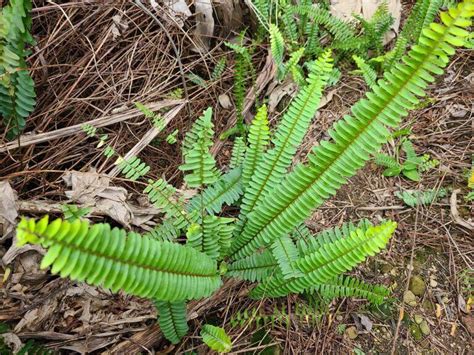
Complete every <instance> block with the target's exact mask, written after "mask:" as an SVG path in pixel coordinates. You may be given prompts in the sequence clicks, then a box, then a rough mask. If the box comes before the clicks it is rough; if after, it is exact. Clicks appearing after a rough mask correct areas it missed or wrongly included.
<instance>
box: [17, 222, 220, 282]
mask: <svg viewBox="0 0 474 355" xmlns="http://www.w3.org/2000/svg"><path fill="white" fill-rule="evenodd" d="M18 229H19V230H21V231H22V232H25V233H29V234H34V235H36V236H37V237H39V238H41V239H44V240H49V241H52V242H53V244H54V245H61V247H63V248H69V249H71V250H77V251H79V252H80V253H83V254H87V255H92V256H95V257H97V258H102V259H106V260H110V261H112V262H113V263H117V264H123V265H128V266H134V267H137V268H141V269H146V270H150V271H154V272H164V273H168V274H175V275H181V276H193V277H201V278H213V277H217V274H194V273H189V272H179V271H176V270H170V269H166V268H158V267H155V266H150V265H144V264H141V263H139V262H130V261H126V262H125V261H124V260H122V259H119V258H117V257H113V256H109V255H105V254H103V253H98V252H92V251H91V250H89V249H86V248H84V247H80V246H77V245H76V244H73V243H67V242H64V240H57V239H54V238H49V237H48V236H45V235H43V234H40V233H37V232H34V233H32V232H31V231H30V230H28V229H25V228H18ZM151 241H153V240H151ZM153 242H155V241H153ZM155 243H156V242H155Z"/></svg>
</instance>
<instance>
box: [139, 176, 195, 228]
mask: <svg viewBox="0 0 474 355" xmlns="http://www.w3.org/2000/svg"><path fill="white" fill-rule="evenodd" d="M143 192H144V193H145V194H147V195H148V199H149V200H150V202H151V203H153V204H154V205H155V207H156V208H158V209H161V210H163V212H165V213H166V217H167V218H169V219H171V220H172V221H173V225H174V226H175V227H176V228H178V229H183V228H185V227H187V226H189V225H191V224H193V223H194V222H195V221H196V220H197V218H198V213H197V211H190V212H189V213H188V212H186V209H185V206H184V203H183V201H182V200H180V199H177V198H175V193H176V189H175V188H174V187H173V186H171V185H170V184H168V183H167V182H166V181H164V180H163V179H158V180H148V185H147V187H146V188H145V190H144V191H143Z"/></svg>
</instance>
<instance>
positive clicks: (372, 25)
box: [354, 2, 394, 55]
mask: <svg viewBox="0 0 474 355" xmlns="http://www.w3.org/2000/svg"><path fill="white" fill-rule="evenodd" d="M354 17H355V18H356V19H357V20H358V21H359V22H360V23H361V24H362V28H363V30H364V33H363V36H362V38H360V39H358V40H359V41H360V42H361V44H362V43H363V45H362V46H361V47H360V49H359V51H360V53H361V54H362V55H365V53H366V52H367V50H368V49H375V50H376V53H380V52H381V51H382V50H383V39H384V35H385V33H386V32H388V30H389V29H390V27H391V26H392V24H393V22H394V18H393V16H392V14H391V13H390V12H389V11H388V5H387V3H386V2H382V3H381V4H380V5H379V7H378V8H377V10H375V13H374V14H373V16H372V18H371V19H370V20H365V19H364V18H363V17H362V16H359V15H355V16H354Z"/></svg>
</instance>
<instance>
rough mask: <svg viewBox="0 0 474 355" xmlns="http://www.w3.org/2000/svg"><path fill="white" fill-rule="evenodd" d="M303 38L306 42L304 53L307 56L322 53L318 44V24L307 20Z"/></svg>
mask: <svg viewBox="0 0 474 355" xmlns="http://www.w3.org/2000/svg"><path fill="white" fill-rule="evenodd" d="M305 38H307V40H306V44H305V46H304V48H305V55H307V56H315V57H317V56H319V55H320V54H321V53H322V51H323V50H322V48H321V44H320V42H319V41H320V36H319V26H318V24H317V23H315V22H309V23H308V24H307V25H306V28H305Z"/></svg>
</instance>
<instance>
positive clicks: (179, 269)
mask: <svg viewBox="0 0 474 355" xmlns="http://www.w3.org/2000/svg"><path fill="white" fill-rule="evenodd" d="M473 14H474V4H473V2H472V0H466V1H464V2H462V3H460V4H459V5H458V6H457V7H455V8H451V9H450V10H449V11H448V12H445V13H442V14H441V22H440V23H433V24H431V25H430V26H429V27H427V28H425V29H424V30H423V32H422V34H421V35H420V38H419V41H418V44H417V45H415V46H414V47H413V48H412V49H411V51H410V52H409V53H408V54H407V55H406V56H404V57H403V59H402V61H401V62H400V63H398V64H397V65H395V66H394V67H393V68H392V69H391V70H390V71H389V72H386V73H385V74H384V76H383V78H382V79H380V80H379V81H378V82H377V83H376V85H374V86H373V88H372V91H370V92H368V93H367V94H366V97H365V98H363V99H361V100H360V101H359V102H358V103H356V104H355V105H354V106H353V107H352V115H347V116H344V117H343V118H342V119H340V120H339V121H336V122H335V123H334V125H333V127H332V128H331V129H330V130H329V131H328V136H329V138H328V139H327V140H323V141H321V142H320V143H319V145H317V146H316V147H315V148H314V149H313V150H312V152H311V153H310V154H309V155H308V157H307V162H306V163H299V164H296V165H295V166H294V168H293V169H290V166H291V164H292V160H293V157H294V155H295V153H296V150H297V147H298V146H299V144H300V143H301V142H302V140H303V138H304V135H305V133H306V131H307V130H308V127H309V125H310V123H311V120H312V119H313V118H314V116H315V113H316V111H317V108H318V105H319V99H320V97H321V95H322V92H323V90H324V87H325V85H326V84H327V81H328V78H329V73H331V71H332V62H333V60H332V58H331V56H330V52H329V51H326V52H323V53H322V54H321V56H320V57H319V59H318V60H317V61H316V62H315V63H313V64H312V65H311V68H310V72H309V75H308V78H307V79H306V84H305V85H304V86H303V87H302V88H301V90H300V92H299V93H298V94H297V96H296V97H295V99H294V100H293V101H292V103H291V104H290V106H289V107H288V109H287V111H286V112H285V114H284V115H283V117H282V118H281V120H280V122H279V124H278V125H277V127H276V129H275V131H274V134H273V135H271V137H270V135H269V127H268V119H267V117H266V109H265V108H264V107H262V108H260V109H259V110H258V113H257V116H256V117H255V119H254V120H253V122H252V124H251V126H250V127H249V134H248V139H247V140H246V142H245V144H244V143H243V142H242V141H240V140H238V141H237V146H236V149H235V150H234V154H233V162H232V168H229V169H227V170H225V171H220V170H219V169H218V168H217V167H216V164H215V160H214V158H213V157H212V156H211V155H210V153H209V147H210V142H211V140H212V135H213V124H212V119H211V116H212V110H210V109H208V110H206V111H205V112H204V114H203V116H202V117H201V118H199V119H198V120H197V121H196V123H195V124H194V125H193V127H192V128H191V129H190V131H189V132H188V133H187V134H186V136H185V138H184V140H183V145H182V152H183V157H184V165H183V167H182V168H181V170H182V171H184V172H185V173H186V175H185V182H186V184H187V185H188V186H190V187H194V188H195V189H196V190H197V194H196V195H195V196H194V197H192V198H191V199H190V200H189V201H186V200H185V199H184V197H183V196H180V194H179V193H178V191H177V190H176V189H175V188H174V187H173V186H172V185H170V184H169V183H167V182H166V181H165V180H164V179H159V180H153V179H148V180H147V182H146V184H147V187H146V188H145V190H144V192H145V193H146V194H147V195H148V196H149V199H150V201H151V202H152V203H153V204H154V205H155V206H156V208H158V209H160V210H161V211H162V212H163V215H164V222H163V225H162V226H157V228H156V229H155V231H156V237H154V236H152V235H151V233H148V234H146V235H143V236H140V235H139V234H137V233H135V232H126V231H124V230H121V229H118V228H111V227H110V226H109V225H107V224H95V225H91V224H90V223H89V222H88V221H85V220H79V219H76V220H74V221H72V222H69V221H63V220H61V219H57V220H55V221H52V222H50V221H49V219H48V217H47V216H46V217H44V218H43V219H41V220H39V221H35V220H34V219H27V218H23V219H22V220H21V222H20V223H19V225H18V229H17V239H18V243H19V244H20V245H21V244H25V243H33V244H41V245H42V246H43V247H45V248H46V249H47V254H46V255H45V257H44V258H43V261H42V264H41V266H42V267H43V268H46V267H49V266H51V267H52V269H51V271H52V272H53V273H57V274H59V275H60V276H62V277H69V278H70V279H72V280H77V281H86V282H88V283H90V284H92V285H101V286H103V287H105V288H110V289H111V290H112V291H117V290H119V289H121V290H124V291H125V292H127V293H129V294H131V295H137V296H141V297H148V298H151V299H153V300H156V301H158V302H159V303H157V308H158V312H159V323H160V324H161V325H162V327H163V330H164V334H165V335H166V336H167V337H168V338H169V339H170V340H171V341H173V342H177V341H178V340H179V338H180V337H181V336H182V335H183V334H184V332H185V329H186V326H185V324H186V319H185V312H184V311H183V310H184V309H185V303H186V302H187V301H189V300H192V299H199V298H202V297H209V296H211V295H212V294H213V292H215V291H216V290H217V289H218V288H219V287H220V285H221V283H222V280H221V277H222V276H226V277H229V276H230V277H236V278H239V279H243V280H248V281H257V282H258V283H257V285H256V286H255V287H254V288H253V289H252V291H251V296H252V297H255V298H261V297H281V296H285V295H288V294H290V293H304V292H315V293H318V294H320V295H321V296H323V297H325V296H326V297H329V298H330V297H341V296H344V297H345V296H350V295H352V296H356V297H366V298H368V299H369V300H370V301H373V302H378V301H380V299H382V298H383V297H384V296H385V295H386V294H387V293H388V291H387V290H386V289H385V288H383V287H381V286H380V287H379V286H370V285H367V284H365V283H363V282H362V281H359V280H355V279H352V278H347V277H346V276H344V274H345V273H346V272H348V271H350V270H352V269H353V268H354V267H356V266H357V265H358V264H360V263H361V262H363V261H364V260H365V259H366V258H367V257H369V256H373V255H375V254H376V253H378V252H380V251H381V250H382V249H383V248H384V247H385V246H386V245H387V243H388V242H389V240H390V238H391V237H392V235H393V234H394V232H395V229H396V223H395V222H393V221H383V222H381V223H380V224H379V225H370V224H369V223H366V222H361V223H360V224H358V225H352V224H350V223H349V224H346V225H343V226H342V227H341V228H339V229H332V230H328V231H325V232H322V233H320V234H317V235H315V236H313V235H312V234H311V232H310V231H309V229H308V228H307V227H305V225H304V221H305V220H306V219H307V218H308V217H309V216H310V215H311V213H312V212H313V211H314V210H315V209H316V208H317V207H318V206H321V204H322V203H324V201H326V200H327V199H328V198H330V197H331V196H334V194H335V193H336V191H337V190H338V189H339V188H340V187H341V186H342V185H343V184H345V183H347V181H348V179H349V178H350V177H352V176H353V175H354V174H356V172H357V171H358V170H359V169H360V168H362V167H363V166H364V165H365V163H366V162H367V161H368V160H369V159H370V158H371V156H372V155H373V154H375V153H377V151H379V149H380V148H381V146H382V144H384V143H385V142H386V141H387V139H388V137H389V136H390V133H389V130H390V129H391V128H396V127H397V126H398V125H399V124H400V122H401V120H402V118H403V117H405V116H406V115H407V114H408V111H409V110H411V109H413V108H415V107H416V105H417V104H418V102H419V99H418V97H422V96H423V95H424V94H425V89H426V88H427V86H428V85H429V84H430V83H432V82H433V81H434V75H440V74H442V73H443V68H444V67H445V66H446V65H447V64H448V62H449V58H450V57H451V56H452V55H453V54H454V51H455V49H454V48H455V47H456V46H461V45H463V43H464V39H465V38H466V37H467V36H468V32H467V31H466V28H468V27H469V26H470V24H471V21H470V18H471V17H472V15H473ZM132 176H133V175H132ZM139 178H142V177H139ZM224 204H227V205H234V206H235V207H237V208H240V212H239V213H236V212H235V210H234V212H233V213H232V214H226V211H222V210H221V208H222V206H223V205H224ZM235 216H237V218H235ZM165 224H166V226H165ZM168 230H171V231H172V237H171V238H166V237H165V235H166V231H168ZM169 240H171V241H169ZM218 333H220V332H217V331H216V330H215V329H214V328H210V327H207V326H206V327H204V329H203V337H204V338H205V341H206V339H213V340H210V341H216V342H218V343H219V341H220V340H222V339H221V335H220V334H218ZM216 334H217V335H216ZM223 349H224V350H225V349H227V348H223Z"/></svg>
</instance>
